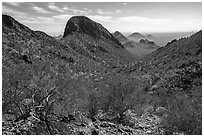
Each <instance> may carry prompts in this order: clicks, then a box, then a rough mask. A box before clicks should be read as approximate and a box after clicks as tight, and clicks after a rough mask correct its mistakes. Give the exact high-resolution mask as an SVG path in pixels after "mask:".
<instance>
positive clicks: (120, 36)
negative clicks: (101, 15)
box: [113, 31, 128, 42]
mask: <svg viewBox="0 0 204 137" xmlns="http://www.w3.org/2000/svg"><path fill="white" fill-rule="evenodd" d="M113 36H114V37H116V38H117V39H118V40H119V41H120V42H122V41H125V40H128V39H127V38H126V37H125V36H124V35H123V34H122V33H120V32H119V31H115V32H114V34H113Z"/></svg>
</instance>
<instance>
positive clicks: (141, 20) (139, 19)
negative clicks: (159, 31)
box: [117, 16, 170, 24]
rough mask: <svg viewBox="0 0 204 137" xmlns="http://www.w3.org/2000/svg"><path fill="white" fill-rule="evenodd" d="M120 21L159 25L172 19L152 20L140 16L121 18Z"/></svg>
mask: <svg viewBox="0 0 204 137" xmlns="http://www.w3.org/2000/svg"><path fill="white" fill-rule="evenodd" d="M117 20H118V21H123V22H132V23H158V24H164V23H167V22H169V21H170V19H163V18H162V19H150V18H146V17H140V16H129V17H120V18H118V19H117Z"/></svg>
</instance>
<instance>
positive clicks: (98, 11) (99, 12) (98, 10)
mask: <svg viewBox="0 0 204 137" xmlns="http://www.w3.org/2000/svg"><path fill="white" fill-rule="evenodd" d="M97 13H98V14H105V13H104V12H103V11H102V10H101V9H97Z"/></svg>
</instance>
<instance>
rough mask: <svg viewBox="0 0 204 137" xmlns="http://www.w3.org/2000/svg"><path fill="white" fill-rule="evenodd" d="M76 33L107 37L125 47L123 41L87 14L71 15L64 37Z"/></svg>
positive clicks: (96, 37) (98, 37)
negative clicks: (86, 15)
mask: <svg viewBox="0 0 204 137" xmlns="http://www.w3.org/2000/svg"><path fill="white" fill-rule="evenodd" d="M75 33H80V34H87V35H89V36H91V37H93V38H95V39H100V38H105V39H108V40H110V41H113V42H115V43H117V44H118V45H119V46H121V47H123V46H122V45H121V43H120V42H119V41H118V40H117V39H116V38H115V37H114V36H113V35H112V34H111V33H110V32H109V31H108V30H107V29H105V28H104V27H103V26H102V25H101V24H99V23H97V22H95V21H93V20H91V19H89V18H87V17H85V16H73V17H71V18H70V19H69V20H68V22H67V24H66V27H65V31H64V35H63V38H65V37H66V36H68V35H71V34H75ZM123 48H124V47H123Z"/></svg>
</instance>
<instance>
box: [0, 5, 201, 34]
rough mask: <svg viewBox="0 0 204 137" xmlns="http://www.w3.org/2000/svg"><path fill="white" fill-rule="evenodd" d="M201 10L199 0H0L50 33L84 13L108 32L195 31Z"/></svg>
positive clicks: (11, 11) (11, 12)
mask: <svg viewBox="0 0 204 137" xmlns="http://www.w3.org/2000/svg"><path fill="white" fill-rule="evenodd" d="M201 11H202V3H201V2H182V3H181V2H100V3H99V2H55V3H53V2H9V3H8V2H2V13H3V14H7V15H11V16H12V17H14V18H15V19H17V20H18V21H19V22H21V23H23V24H25V25H26V26H28V27H30V28H31V29H33V30H41V31H44V32H46V33H47V34H49V35H53V36H56V35H60V34H63V32H64V28H65V25H66V23H67V21H68V20H69V18H71V17H72V16H87V17H89V18H90V19H92V20H94V21H96V22H98V23H100V24H102V25H103V26H104V27H105V28H107V29H108V30H109V31H110V32H114V31H120V32H123V33H125V32H129V33H131V32H132V33H133V32H140V33H164V32H167V33H170V32H173V33H175V32H192V31H194V32H197V31H199V30H201V29H202V12H201Z"/></svg>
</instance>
